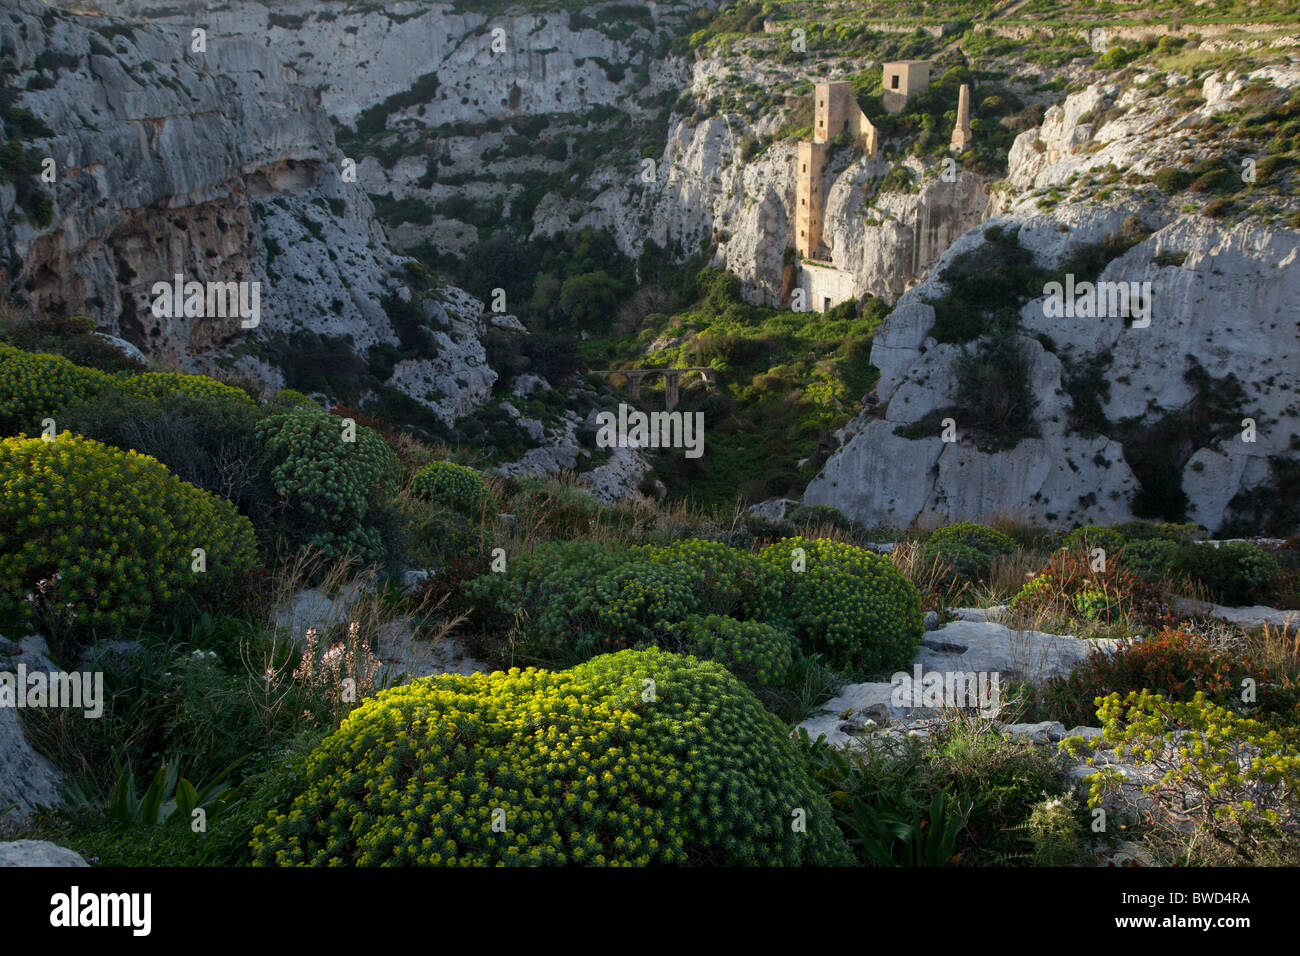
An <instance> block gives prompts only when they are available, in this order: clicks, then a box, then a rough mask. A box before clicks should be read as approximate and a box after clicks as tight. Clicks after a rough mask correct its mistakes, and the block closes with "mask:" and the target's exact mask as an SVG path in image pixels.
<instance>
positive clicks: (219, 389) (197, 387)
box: [122, 372, 257, 405]
mask: <svg viewBox="0 0 1300 956" xmlns="http://www.w3.org/2000/svg"><path fill="white" fill-rule="evenodd" d="M122 390H123V391H125V392H129V393H130V394H132V395H143V396H145V397H147V398H161V397H162V396H164V395H171V394H173V393H175V392H182V393H184V394H186V395H195V396H197V397H199V398H207V399H213V400H216V401H228V402H242V403H243V404H245V405H256V404H257V403H256V402H254V401H253V400H252V399H251V398H249V396H248V393H247V392H245V391H244V390H243V389H240V388H235V387H234V386H232V385H223V384H222V383H221V382H218V381H217V380H216V379H214V378H209V377H208V376H206V375H186V374H185V373H184V372H145V373H143V374H141V375H132V376H131V377H130V378H128V379H127V380H126V381H125V382H123V383H122Z"/></svg>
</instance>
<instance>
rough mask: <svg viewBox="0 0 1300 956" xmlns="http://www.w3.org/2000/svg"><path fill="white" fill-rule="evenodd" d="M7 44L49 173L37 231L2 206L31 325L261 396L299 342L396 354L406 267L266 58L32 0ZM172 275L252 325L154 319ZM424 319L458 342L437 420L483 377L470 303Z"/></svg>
mask: <svg viewBox="0 0 1300 956" xmlns="http://www.w3.org/2000/svg"><path fill="white" fill-rule="evenodd" d="M0 40H2V46H3V49H4V50H5V56H6V62H7V63H8V64H9V65H10V67H11V72H10V74H9V76H8V77H7V81H8V82H9V83H10V84H11V85H12V87H14V88H16V89H17V90H22V92H21V93H19V94H18V95H17V97H16V101H15V106H16V108H21V109H26V110H30V111H31V113H32V114H33V115H34V116H35V117H36V118H37V119H38V120H39V121H40V122H42V123H43V124H44V125H45V126H46V127H47V128H48V130H50V131H52V132H51V135H48V136H39V135H38V136H36V137H35V138H33V140H32V141H31V143H29V144H25V145H26V146H27V147H28V148H30V149H34V150H35V151H36V152H37V153H39V154H41V155H43V156H46V157H49V158H52V159H53V160H54V161H55V164H56V165H55V181H54V182H53V183H52V184H50V185H49V187H48V188H49V191H50V192H51V194H52V199H53V215H52V218H51V221H50V223H49V224H48V225H41V224H40V223H39V221H36V217H32V216H24V215H22V214H20V212H19V211H18V210H17V209H16V208H15V191H14V189H13V188H12V187H4V188H0V213H3V214H4V226H3V233H0V242H2V243H3V245H4V247H5V249H6V250H7V251H8V253H9V258H10V261H11V262H14V263H17V264H18V265H17V267H16V268H15V269H13V270H12V276H11V278H12V280H13V281H12V287H13V288H14V289H15V290H16V291H19V292H21V293H22V294H24V295H25V296H26V297H27V298H28V299H29V300H30V301H31V303H32V304H33V305H34V306H35V307H36V308H38V309H51V310H53V311H63V312H82V313H85V314H88V315H90V316H91V317H93V318H94V319H95V320H96V321H97V324H98V325H99V328H100V329H101V331H104V332H106V333H109V334H112V335H115V336H119V337H121V338H123V339H125V340H127V341H129V342H130V343H131V344H133V345H135V346H137V347H138V348H140V349H141V350H142V351H143V352H145V353H146V354H147V355H149V356H151V357H154V358H158V359H161V360H163V361H165V362H167V363H169V364H173V365H178V366H181V367H184V368H188V369H191V370H196V371H208V370H210V369H211V368H213V367H214V366H215V365H217V364H218V363H224V364H233V365H234V367H235V368H237V369H239V370H241V371H243V372H246V373H248V374H252V375H254V376H255V377H257V378H260V379H262V380H263V381H264V382H265V383H266V384H267V385H268V386H270V387H277V386H278V385H279V384H281V381H282V377H281V375H280V374H279V371H278V370H277V368H275V367H274V364H273V363H272V362H271V361H268V359H267V358H266V357H265V354H264V350H263V348H262V344H263V343H265V342H267V341H270V340H274V339H277V338H287V337H290V336H292V335H293V334H294V333H296V332H299V331H302V330H307V331H310V332H311V333H313V334H315V335H320V336H338V337H342V338H345V339H349V340H350V341H351V343H352V347H353V348H354V349H355V350H357V351H364V350H365V349H366V348H368V347H370V346H372V345H375V344H378V343H388V344H396V343H397V341H398V336H397V334H396V332H395V331H394V329H393V326H392V324H391V322H390V320H389V317H388V314H387V312H386V310H385V307H384V304H383V303H384V299H385V297H386V296H389V295H400V296H403V297H407V298H409V296H410V295H411V290H410V288H409V283H408V282H407V279H406V276H405V271H404V266H403V262H402V260H401V259H399V258H398V257H396V256H394V255H393V253H392V252H391V251H390V250H389V248H388V245H387V241H386V239H385V236H384V232H383V229H382V227H381V226H380V225H379V223H378V222H377V220H376V219H375V216H374V210H373V208H372V205H371V202H370V200H369V199H368V198H367V196H366V195H365V193H364V192H363V191H362V189H361V187H360V186H359V185H358V184H357V183H356V182H355V181H351V178H350V177H349V176H348V175H347V172H346V170H345V168H344V165H343V162H342V160H343V158H344V157H343V156H342V154H341V153H340V151H339V150H338V149H337V147H336V146H335V143H334V137H333V131H332V128H331V125H330V120H329V117H328V116H327V114H326V113H325V112H324V111H323V110H322V109H321V107H320V102H319V97H318V95H317V94H316V93H315V92H313V91H312V90H311V89H309V88H308V87H306V86H304V85H303V83H302V82H301V80H302V78H301V77H300V76H299V74H298V73H297V72H296V71H295V70H293V69H291V68H289V67H286V66H284V65H283V64H282V63H281V62H280V60H279V59H278V58H277V57H275V56H273V55H271V53H270V52H269V51H268V50H267V49H266V48H265V47H264V45H263V44H262V43H258V42H254V41H252V40H250V39H248V38H244V37H231V36H221V35H219V34H216V33H212V34H209V35H208V36H207V37H206V44H205V48H204V49H203V50H202V51H197V50H195V49H194V47H193V41H192V39H191V36H190V33H189V30H188V29H185V30H184V31H182V30H179V29H176V28H173V27H168V26H159V25H154V24H150V25H143V24H139V23H134V24H132V23H126V22H123V21H116V20H111V19H106V18H102V17H99V18H88V17H79V16H75V15H72V14H68V13H62V12H55V11H53V10H51V9H49V8H47V7H45V6H44V5H43V4H38V3H33V2H31V0H18V2H17V3H16V4H15V5H14V8H13V11H12V12H11V13H9V15H8V16H7V17H6V18H4V19H3V20H0ZM52 64H53V65H52ZM176 274H181V275H183V276H184V280H185V281H187V282H188V281H197V282H202V283H208V282H240V283H250V284H256V288H257V289H258V302H259V309H258V313H259V314H258V315H257V316H255V318H256V320H257V324H256V326H253V327H246V326H249V325H251V322H249V321H241V319H244V320H247V319H248V316H247V315H244V316H238V317H231V316H226V317H214V316H202V315H198V316H189V317H160V316H158V315H157V314H155V313H156V310H155V309H154V308H153V305H154V301H155V296H154V291H153V286H154V284H155V283H157V282H171V281H172V277H173V276H174V275H176ZM417 294H422V293H417ZM430 309H431V310H433V311H434V312H438V313H440V314H439V315H434V316H432V317H431V319H430V323H431V325H433V326H437V325H451V326H456V325H457V324H459V326H460V329H459V332H460V334H456V331H455V330H453V332H452V333H451V335H449V336H443V337H441V338H440V340H439V342H438V349H439V350H440V351H439V352H437V353H431V355H430V358H431V360H432V363H433V364H432V368H433V369H434V370H436V371H438V372H440V373H441V377H442V379H443V381H442V383H441V385H442V396H441V397H440V399H439V400H437V401H431V402H429V404H430V405H431V406H433V407H434V408H435V410H437V411H438V412H439V413H440V414H441V415H442V416H443V417H444V418H449V417H451V416H453V415H455V414H458V413H463V412H464V410H465V409H466V408H467V407H470V406H472V405H473V404H474V402H475V401H477V400H479V399H480V398H481V395H482V391H483V383H482V379H483V378H484V377H485V375H491V374H492V373H490V372H488V373H483V372H480V371H476V370H479V369H481V368H482V366H483V365H484V364H485V356H484V355H483V352H482V347H481V345H480V344H479V342H478V341H477V338H476V336H475V334H474V323H476V322H477V321H478V314H479V311H480V307H479V305H478V303H477V302H474V301H473V300H471V299H468V297H465V296H463V295H461V296H454V295H450V296H445V297H444V302H442V303H433V304H432V305H431V306H430ZM281 361H283V359H281ZM403 371H404V372H405V371H406V370H403ZM418 377H419V376H418V373H417V374H416V375H414V376H408V375H405V374H404V375H402V376H400V377H399V378H398V379H397V380H396V381H395V382H394V383H393V384H394V385H396V386H397V387H399V388H400V387H403V386H406V385H408V384H409V382H408V378H417V379H418ZM458 379H461V380H464V381H466V383H467V384H465V385H463V386H462V385H460V384H458ZM488 384H489V385H490V382H489V383H488ZM409 393H411V394H413V395H414V397H416V398H417V399H418V398H421V397H422V395H420V394H418V389H415V388H411V389H410V390H409Z"/></svg>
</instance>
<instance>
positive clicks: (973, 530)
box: [926, 521, 1016, 556]
mask: <svg viewBox="0 0 1300 956" xmlns="http://www.w3.org/2000/svg"><path fill="white" fill-rule="evenodd" d="M926 541H927V542H928V543H930V544H935V545H939V544H948V543H956V544H964V545H966V547H968V548H974V549H975V550H976V551H981V552H983V553H984V554H987V555H990V556H993V555H999V554H1011V552H1013V551H1015V550H1016V543H1015V542H1014V541H1012V540H1011V538H1009V537H1008V536H1007V535H1005V534H1003V533H1002V532H1001V531H997V530H995V529H993V528H990V527H988V526H986V525H982V524H976V523H975V522H973V521H960V522H958V523H957V524H950V525H948V526H947V527H946V528H939V529H938V530H937V531H935V532H934V533H933V534H931V535H930V537H929V538H927V539H926Z"/></svg>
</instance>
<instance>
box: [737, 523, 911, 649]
mask: <svg viewBox="0 0 1300 956" xmlns="http://www.w3.org/2000/svg"><path fill="white" fill-rule="evenodd" d="M759 558H760V560H762V561H763V562H764V563H766V564H767V565H768V566H770V567H771V568H772V569H773V570H774V571H775V572H776V573H777V574H778V576H779V580H780V582H781V592H780V595H779V597H777V598H775V599H772V600H771V601H770V603H767V604H765V605H764V606H763V607H762V608H760V609H758V610H757V612H756V614H755V616H756V617H758V618H759V619H761V620H764V621H767V622H769V623H778V622H782V621H784V622H788V623H789V626H790V628H791V629H792V631H793V632H794V634H795V636H796V637H797V638H798V640H799V643H800V646H801V647H802V648H803V650H804V651H805V652H807V653H821V654H824V655H825V656H826V659H827V660H828V661H829V662H830V664H831V665H832V666H834V667H838V668H842V669H844V670H847V671H849V672H851V673H854V674H869V673H888V672H891V671H896V670H899V669H900V668H904V667H907V666H908V665H910V664H911V662H912V658H913V656H915V654H916V649H917V647H919V646H920V643H921V635H922V634H923V633H924V631H925V625H924V619H923V617H922V614H921V599H920V595H919V594H918V593H917V590H916V588H915V587H914V586H913V585H912V583H911V582H910V581H908V580H907V579H906V578H905V577H903V575H902V574H901V573H900V572H899V570H898V568H896V567H895V566H894V564H893V562H891V561H890V560H889V559H888V558H885V557H882V556H881V555H878V554H876V553H874V552H872V551H867V550H866V549H864V548H858V547H854V546H853V545H851V544H844V543H842V542H839V541H831V540H828V539H825V538H802V537H795V538H783V539H782V540H780V541H778V542H776V543H774V544H771V545H768V546H767V547H766V548H764V549H763V550H762V551H761V552H759ZM799 568H802V570H798V569H799Z"/></svg>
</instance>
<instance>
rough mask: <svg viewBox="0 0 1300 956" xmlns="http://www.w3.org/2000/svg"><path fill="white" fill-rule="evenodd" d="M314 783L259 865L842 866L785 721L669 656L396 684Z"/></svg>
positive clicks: (824, 807) (272, 825) (278, 820)
mask: <svg viewBox="0 0 1300 956" xmlns="http://www.w3.org/2000/svg"><path fill="white" fill-rule="evenodd" d="M305 776H306V781H305V783H306V789H305V790H304V791H303V792H302V793H301V794H300V795H298V796H297V797H296V798H295V799H294V800H293V801H292V803H291V804H290V805H289V806H287V807H285V808H284V809H283V811H282V812H273V813H272V814H271V816H270V818H269V820H268V821H267V823H266V824H265V825H264V826H261V827H258V828H257V830H256V832H255V835H254V839H253V851H254V855H255V862H256V863H258V864H261V865H277V864H278V865H317V866H322V865H348V864H358V865H382V864H387V865H399V866H401V865H406V866H417V865H426V866H428V865H465V864H477V865H491V864H507V865H557V866H558V865H565V864H597V865H600V864H615V865H647V864H664V863H667V864H720V865H754V864H758V865H763V864H769V865H800V864H810V865H827V864H844V863H848V862H849V861H850V856H849V853H848V851H847V848H846V846H845V844H844V842H843V838H842V837H841V835H840V834H839V832H838V830H837V829H836V826H835V823H834V820H833V819H832V816H831V810H830V807H829V805H828V804H827V803H826V800H825V799H824V798H823V797H822V796H821V795H820V794H819V793H818V792H817V791H816V789H815V788H814V786H813V784H812V782H811V780H810V779H809V777H808V774H807V771H806V769H805V767H804V765H803V763H802V761H801V760H800V758H799V756H798V754H797V753H796V751H795V750H794V747H793V745H792V744H791V742H790V740H789V739H788V736H787V734H786V731H785V728H784V726H783V725H782V724H781V722H780V721H779V720H778V719H777V718H775V717H773V716H772V715H770V714H767V713H765V712H764V711H763V709H762V707H761V706H760V705H759V703H758V701H757V700H756V699H755V698H754V697H753V695H752V694H750V693H749V691H747V690H746V689H745V688H744V687H743V686H741V685H740V683H739V682H738V681H737V680H736V679H735V678H734V677H732V676H731V675H730V674H728V673H727V672H726V671H725V670H724V669H723V668H722V667H720V666H719V665H717V664H713V663H708V662H703V661H698V660H695V659H694V658H689V657H680V656H678V655H676V654H670V653H666V652H664V651H659V650H648V651H622V652H620V653H617V654H607V655H603V656H601V657H597V658H595V659H593V660H590V661H587V662H586V663H584V664H580V665H578V666H577V667H574V668H572V669H571V670H568V671H559V672H552V671H544V670H535V669H532V668H529V669H528V670H524V671H520V670H519V669H517V668H515V669H511V670H510V671H509V672H502V671H498V672H496V673H494V674H474V675H470V676H460V675H444V676H441V677H435V678H430V679H425V680H421V681H417V682H415V683H413V684H409V685H407V686H404V687H398V688H395V689H393V690H390V691H386V692H384V693H382V694H380V695H379V696H378V697H376V698H374V699H372V700H370V701H368V702H367V703H365V704H364V705H362V706H361V707H360V708H358V709H357V710H356V711H354V712H353V713H352V714H351V715H350V716H349V717H348V719H347V720H346V721H344V723H343V725H342V726H341V727H340V728H339V730H338V731H336V732H335V733H334V734H333V735H332V736H330V737H329V738H328V739H326V740H325V742H324V743H323V744H321V746H320V747H319V748H318V749H317V750H316V751H315V752H314V753H313V754H312V755H311V756H310V757H309V758H308V760H307V764H306V774H305ZM796 818H802V819H804V820H806V827H807V829H806V832H803V833H799V832H794V828H793V827H792V826H791V822H792V820H794V819H796Z"/></svg>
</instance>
